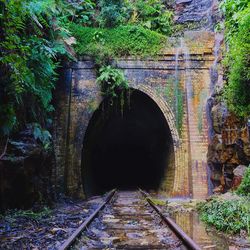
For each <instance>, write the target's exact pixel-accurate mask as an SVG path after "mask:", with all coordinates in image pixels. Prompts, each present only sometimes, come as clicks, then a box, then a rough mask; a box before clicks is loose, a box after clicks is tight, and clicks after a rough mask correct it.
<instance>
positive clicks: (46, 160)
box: [0, 127, 52, 210]
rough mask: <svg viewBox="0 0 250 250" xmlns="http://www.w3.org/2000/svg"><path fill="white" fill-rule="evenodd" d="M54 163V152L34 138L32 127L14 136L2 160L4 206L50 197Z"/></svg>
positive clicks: (0, 177)
mask: <svg viewBox="0 0 250 250" xmlns="http://www.w3.org/2000/svg"><path fill="white" fill-rule="evenodd" d="M51 163H52V156H51V154H50V153H46V152H45V150H44V149H43V147H42V145H41V143H39V142H38V141H37V140H35V139H34V136H33V134H32V131H31V127H29V128H27V129H26V130H24V131H22V132H20V133H19V134H17V135H16V136H14V137H13V138H11V139H10V140H9V143H8V147H7V151H6V154H5V155H4V156H3V157H2V159H1V161H0V201H1V202H0V210H5V209H7V208H29V207H32V206H33V205H35V204H38V203H42V202H45V201H46V202H48V201H50V200H51V198H52V191H51V190H52V189H51V180H50V179H51V167H52V164H51Z"/></svg>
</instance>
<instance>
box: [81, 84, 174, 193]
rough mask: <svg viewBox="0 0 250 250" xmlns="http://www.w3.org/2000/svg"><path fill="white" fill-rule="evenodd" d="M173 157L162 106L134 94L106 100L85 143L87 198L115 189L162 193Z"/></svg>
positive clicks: (84, 173) (96, 114)
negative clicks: (140, 189) (164, 179)
mask: <svg viewBox="0 0 250 250" xmlns="http://www.w3.org/2000/svg"><path fill="white" fill-rule="evenodd" d="M171 155H173V141H172V136H171V132H170V129H169V127H168V124H167V122H166V119H165V117H164V115H163V113H162V111H161V110H160V108H159V107H158V105H157V104H156V103H155V102H154V101H153V100H152V99H151V98H150V97H149V96H148V95H146V94H144V93H143V92H141V91H138V90H131V89H130V90H129V91H127V92H126V93H125V94H123V95H120V96H119V97H118V98H116V99H108V98H106V99H104V101H103V102H102V103H101V105H100V107H99V108H98V109H97V110H96V111H95V112H94V114H93V116H92V118H91V120H90V123H89V125H88V128H87V131H86V135H85V138H84V143H83V154H82V176H83V183H84V190H85V193H86V195H87V196H92V195H97V194H102V193H104V192H106V191H109V190H111V189H113V188H117V189H120V190H131V189H136V188H138V187H140V188H142V189H145V190H156V191H157V190H158V189H159V187H160V185H161V182H162V180H163V177H164V176H165V171H167V170H166V169H167V166H168V164H170V162H171Z"/></svg>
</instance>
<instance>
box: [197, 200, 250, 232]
mask: <svg viewBox="0 0 250 250" xmlns="http://www.w3.org/2000/svg"><path fill="white" fill-rule="evenodd" d="M199 211H200V212H201V218H202V220H203V221H205V222H206V223H208V224H210V225H212V226H214V227H215V228H216V229H218V230H220V231H224V232H227V233H240V231H241V230H245V231H247V232H248V233H250V201H249V200H247V199H243V198H242V199H233V200H224V199H221V198H213V199H212V200H211V201H209V202H206V203H202V204H200V205H199Z"/></svg>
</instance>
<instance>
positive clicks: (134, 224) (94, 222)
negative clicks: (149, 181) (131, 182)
mask: <svg viewBox="0 0 250 250" xmlns="http://www.w3.org/2000/svg"><path fill="white" fill-rule="evenodd" d="M65 249H81V250H85V249H88V250H95V249H133V250H137V249H145V250H146V249H150V250H154V249H175V250H177V249H178V250H182V249H193V250H200V249H201V248H200V247H199V246H198V245H197V244H196V243H195V242H194V241H193V240H192V239H191V238H190V237H189V236H188V235H186V234H185V233H184V232H183V231H182V229H181V228H180V227H179V226H178V225H176V224H175V222H174V221H172V220H171V219H170V218H168V217H166V216H164V215H163V213H162V212H161V210H160V208H159V207H157V206H156V205H155V204H154V202H153V200H152V199H151V198H150V197H149V196H148V194H147V193H145V192H143V191H142V190H138V191H137V192H136V191H133V192H132V191H129V192H121V191H115V190H113V191H111V192H110V193H109V194H108V195H107V197H106V199H105V201H104V202H103V203H102V204H101V205H100V206H99V207H98V208H97V209H96V210H95V212H94V213H93V214H92V215H90V216H89V218H88V219H87V220H86V221H85V222H84V223H83V224H82V225H81V226H80V227H79V228H78V229H77V230H76V231H75V233H74V234H73V235H72V236H71V237H70V238H69V239H68V240H66V242H65V243H64V244H63V245H62V246H61V247H60V249H59V250H65Z"/></svg>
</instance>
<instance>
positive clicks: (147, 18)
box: [130, 0, 173, 35]
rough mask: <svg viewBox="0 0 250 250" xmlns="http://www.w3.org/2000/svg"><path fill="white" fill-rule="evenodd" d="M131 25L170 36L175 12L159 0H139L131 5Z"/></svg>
mask: <svg viewBox="0 0 250 250" xmlns="http://www.w3.org/2000/svg"><path fill="white" fill-rule="evenodd" d="M130 9H131V11H130V12H131V13H132V14H131V17H130V23H132V24H139V25H141V26H143V27H144V28H147V29H150V30H154V31H157V32H159V33H162V34H164V35H170V34H171V32H172V27H173V12H172V11H171V10H168V9H167V8H166V4H163V1H159V0H146V1H145V0H138V1H135V2H134V3H132V4H131V5H130Z"/></svg>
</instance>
